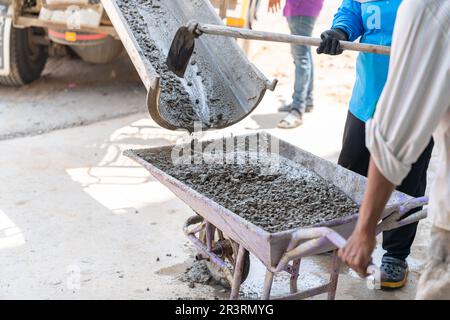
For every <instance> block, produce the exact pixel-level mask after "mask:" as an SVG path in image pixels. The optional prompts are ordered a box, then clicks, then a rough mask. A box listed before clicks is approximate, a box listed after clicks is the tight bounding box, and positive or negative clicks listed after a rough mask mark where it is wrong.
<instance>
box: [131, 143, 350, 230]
mask: <svg viewBox="0 0 450 320" xmlns="http://www.w3.org/2000/svg"><path fill="white" fill-rule="evenodd" d="M138 155H139V156H140V157H142V158H144V159H145V160H146V161H148V162H150V163H152V164H153V165H155V166H156V167H158V168H159V169H161V170H163V171H164V172H166V173H168V174H169V175H171V176H173V177H175V178H176V179H178V180H180V181H182V182H184V183H185V184H187V185H188V186H190V187H191V188H193V189H194V190H196V191H198V192H199V193H202V194H204V195H205V196H206V197H208V198H211V199H213V200H214V201H216V202H217V203H219V204H221V205H222V206H223V207H225V208H227V209H229V210H230V211H232V212H234V213H236V214H238V215H239V216H241V217H243V218H244V219H246V220H247V221H250V222H252V223H254V224H255V225H257V226H259V227H261V228H263V229H264V230H266V231H268V232H279V231H285V230H291V229H294V228H298V227H307V226H313V225H318V224H321V223H324V222H327V221H330V220H333V219H336V218H341V217H346V216H350V215H352V214H354V213H355V212H357V210H358V207H357V205H356V204H355V203H354V202H353V201H352V200H351V199H350V198H349V197H348V196H347V195H346V194H345V193H344V192H342V191H341V190H340V189H338V188H337V187H336V186H334V185H332V184H330V183H328V182H327V181H325V180H324V179H323V178H321V177H320V176H319V175H317V174H316V173H315V172H312V171H310V170H308V169H306V168H305V167H302V166H300V165H299V164H297V163H295V162H293V161H291V160H289V159H286V158H284V157H280V156H278V155H275V154H266V153H264V154H258V153H252V152H248V151H247V152H245V151H244V152H242V151H236V152H230V153H228V154H226V157H228V160H230V159H233V160H234V162H233V163H230V162H231V161H226V162H225V163H223V161H222V163H221V161H219V160H220V159H221V156H218V155H208V154H206V153H205V154H203V155H202V156H203V160H204V161H203V162H201V163H197V162H196V163H190V161H181V163H174V162H173V160H172V158H171V149H170V148H165V149H161V151H160V152H157V151H145V150H141V151H139V152H138ZM222 159H223V158H222ZM184 160H186V159H184Z"/></svg>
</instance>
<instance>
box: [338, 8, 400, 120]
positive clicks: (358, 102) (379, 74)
mask: <svg viewBox="0 0 450 320" xmlns="http://www.w3.org/2000/svg"><path fill="white" fill-rule="evenodd" d="M401 2H402V0H344V1H343V2H342V5H341V7H340V8H339V10H338V12H337V13H336V15H335V16H334V20H333V28H339V29H342V30H344V31H345V32H346V33H347V34H348V36H349V41H355V40H356V39H358V38H359V37H361V39H360V42H361V43H370V44H377V45H385V46H390V45H391V42H392V33H393V31H394V25H395V19H396V16H397V11H398V8H399V6H400V4H401ZM388 70H389V56H386V55H380V54H374V53H361V54H360V55H359V57H358V61H357V65H356V82H355V86H354V88H353V94H352V98H351V100H350V107H349V109H350V112H351V113H352V114H353V115H354V116H355V117H357V118H358V119H360V120H362V121H364V122H366V121H367V120H368V119H370V118H372V116H373V114H374V112H375V107H376V105H377V102H378V100H379V98H380V95H381V93H382V92H383V88H384V85H385V84H386V80H387V76H388Z"/></svg>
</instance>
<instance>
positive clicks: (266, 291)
mask: <svg viewBox="0 0 450 320" xmlns="http://www.w3.org/2000/svg"><path fill="white" fill-rule="evenodd" d="M273 276H274V273H273V272H271V271H270V270H267V271H266V278H265V279H264V288H263V292H262V296H261V300H269V299H270V291H271V290H272V283H273Z"/></svg>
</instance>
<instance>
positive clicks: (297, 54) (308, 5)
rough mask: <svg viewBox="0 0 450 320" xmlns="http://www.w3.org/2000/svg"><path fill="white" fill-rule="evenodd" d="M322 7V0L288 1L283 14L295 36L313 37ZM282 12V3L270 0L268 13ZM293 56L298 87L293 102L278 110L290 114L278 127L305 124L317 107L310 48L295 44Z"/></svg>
mask: <svg viewBox="0 0 450 320" xmlns="http://www.w3.org/2000/svg"><path fill="white" fill-rule="evenodd" d="M322 7H323V0H286V6H285V7H284V15H285V17H286V18H287V21H288V24H289V28H290V29H291V33H292V34H293V35H299V36H307V37H310V36H311V35H312V32H313V29H314V25H315V23H316V20H317V17H318V16H319V14H320V11H321V10H322ZM280 9H281V0H269V11H271V12H273V13H275V12H277V11H278V10H280ZM292 56H293V58H294V64H295V84H294V94H293V96H292V103H291V104H289V105H286V106H282V107H281V108H279V109H278V111H280V112H288V115H287V116H286V117H285V118H284V119H283V120H281V121H280V123H279V124H278V127H279V128H283V129H291V128H296V127H298V126H300V125H301V124H302V123H303V114H304V113H305V112H311V111H312V110H313V108H314V102H313V89H314V64H313V59H312V54H311V48H309V47H307V46H302V45H296V44H294V45H292Z"/></svg>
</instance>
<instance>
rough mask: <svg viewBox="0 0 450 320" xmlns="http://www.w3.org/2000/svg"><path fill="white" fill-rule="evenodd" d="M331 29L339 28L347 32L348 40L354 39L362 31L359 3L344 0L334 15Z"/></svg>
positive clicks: (360, 34) (361, 33)
mask: <svg viewBox="0 0 450 320" xmlns="http://www.w3.org/2000/svg"><path fill="white" fill-rule="evenodd" d="M331 28H332V29H340V30H343V31H345V33H346V34H347V40H348V41H355V40H356V39H358V38H359V37H360V36H362V35H363V33H364V25H363V20H362V15H361V3H359V2H357V1H354V0H344V1H342V4H341V6H340V7H339V9H338V11H337V13H336V14H335V15H334V19H333V25H332V27H331Z"/></svg>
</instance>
